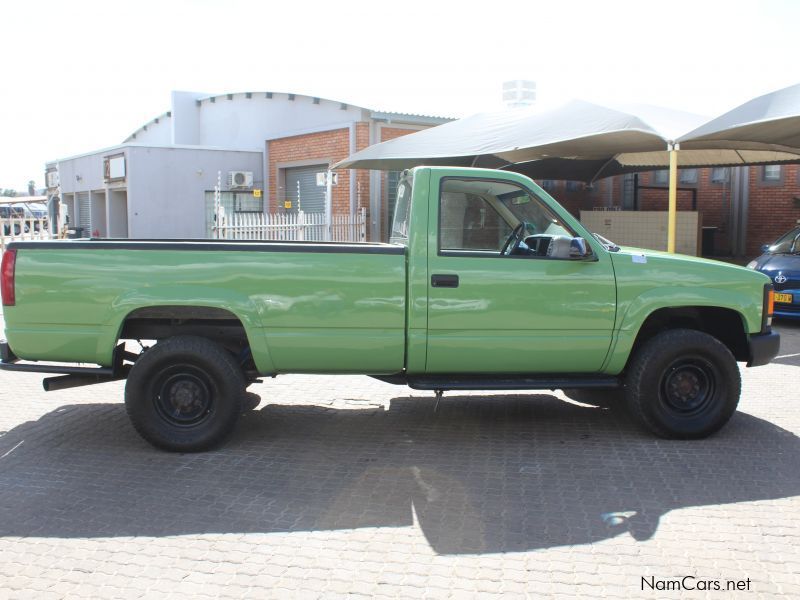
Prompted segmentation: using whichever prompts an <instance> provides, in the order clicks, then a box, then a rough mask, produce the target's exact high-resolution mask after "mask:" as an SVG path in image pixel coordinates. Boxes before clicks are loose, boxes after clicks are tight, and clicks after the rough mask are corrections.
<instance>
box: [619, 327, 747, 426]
mask: <svg viewBox="0 0 800 600" xmlns="http://www.w3.org/2000/svg"><path fill="white" fill-rule="evenodd" d="M740 393H741V377H740V375H739V369H738V367H737V366H736V359H735V358H734V357H733V355H732V354H731V352H730V350H728V348H727V347H726V346H725V345H724V344H723V343H722V342H720V341H719V340H718V339H716V338H714V337H712V336H710V335H708V334H706V333H703V332H701V331H695V330H692V329H675V330H671V331H666V332H664V333H661V334H659V335H657V336H656V337H654V338H653V339H651V340H650V341H648V342H647V343H646V344H645V345H644V346H642V348H641V349H640V350H639V351H638V352H637V354H636V356H634V357H633V359H632V361H631V364H630V368H629V369H628V378H627V385H626V387H625V400H626V402H627V405H628V408H629V410H630V412H631V414H632V416H633V417H634V418H635V419H636V420H637V421H639V423H640V424H642V425H643V426H644V427H645V428H647V429H649V430H650V431H652V432H653V433H655V434H656V435H658V436H660V437H665V438H678V439H693V438H704V437H706V436H709V435H711V434H712V433H714V432H716V431H718V430H719V429H720V428H721V427H722V426H724V425H725V424H726V423H727V422H728V420H729V419H730V418H731V416H733V413H734V412H735V411H736V407H737V405H738V403H739V395H740Z"/></svg>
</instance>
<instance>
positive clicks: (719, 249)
mask: <svg viewBox="0 0 800 600" xmlns="http://www.w3.org/2000/svg"><path fill="white" fill-rule="evenodd" d="M749 169H750V178H749V181H750V185H749V196H750V200H749V211H748V216H747V246H746V254H747V256H755V255H757V254H759V253H760V248H761V245H762V244H764V243H767V242H770V241H772V240H774V239H776V238H777V237H778V236H779V235H781V234H783V233H785V232H786V231H788V230H789V229H791V228H792V227H794V226H795V225H796V224H797V220H798V219H800V207H797V206H796V205H795V201H794V198H795V197H800V166H798V165H783V166H782V169H781V171H782V181H781V182H780V183H778V184H775V183H765V182H763V181H762V179H761V172H762V167H749ZM711 171H712V169H698V176H697V184H696V185H691V184H681V183H679V184H678V187H696V188H697V210H698V211H700V212H701V213H702V215H703V225H704V226H712V227H717V228H718V229H717V232H716V242H715V247H716V253H717V254H721V255H725V254H730V253H732V248H731V237H730V233H731V232H730V227H731V223H730V210H731V183H730V181H728V182H725V183H712V182H711ZM614 179H620V180H621V179H622V178H621V177H615V178H614ZM652 179H653V174H652V173H640V174H639V183H640V184H641V185H655V184H654V183H653V181H652ZM620 198H621V196H620ZM691 199H692V195H691V193H689V192H678V210H691ZM667 201H668V195H667V191H666V190H639V208H640V210H667Z"/></svg>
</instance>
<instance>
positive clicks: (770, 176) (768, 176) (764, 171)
mask: <svg viewBox="0 0 800 600" xmlns="http://www.w3.org/2000/svg"><path fill="white" fill-rule="evenodd" d="M780 180H781V166H780V165H766V166H764V167H762V168H761V181H769V182H774V181H780Z"/></svg>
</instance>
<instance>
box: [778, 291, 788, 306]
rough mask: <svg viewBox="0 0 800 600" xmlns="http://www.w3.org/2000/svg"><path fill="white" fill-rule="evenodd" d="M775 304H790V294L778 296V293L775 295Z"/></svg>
mask: <svg viewBox="0 0 800 600" xmlns="http://www.w3.org/2000/svg"><path fill="white" fill-rule="evenodd" d="M775 302H784V303H786V304H791V303H792V295H791V294H779V293H778V292H776V293H775Z"/></svg>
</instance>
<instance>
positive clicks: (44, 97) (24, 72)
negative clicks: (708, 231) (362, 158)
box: [0, 0, 800, 190]
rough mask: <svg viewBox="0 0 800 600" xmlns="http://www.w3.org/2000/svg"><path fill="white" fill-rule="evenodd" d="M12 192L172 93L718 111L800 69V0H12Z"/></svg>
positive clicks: (7, 157) (7, 60)
mask: <svg viewBox="0 0 800 600" xmlns="http://www.w3.org/2000/svg"><path fill="white" fill-rule="evenodd" d="M0 23H3V28H2V30H3V33H2V36H0V48H2V54H1V55H0V56H2V58H0V77H2V79H0V188H14V189H18V190H24V189H26V188H27V182H28V180H30V179H33V180H34V181H35V182H36V186H37V187H43V185H44V175H43V172H44V163H45V161H47V160H52V159H56V158H63V157H67V156H71V155H74V154H79V153H82V152H88V151H91V150H96V149H100V148H104V147H108V146H113V145H115V144H118V143H120V142H122V141H123V139H125V138H126V137H127V136H128V135H129V134H130V133H132V132H133V131H134V130H136V129H137V128H138V127H140V126H141V125H142V124H144V123H145V122H147V121H149V120H151V119H152V118H154V117H156V116H158V115H159V114H162V113H164V112H166V111H167V110H169V101H170V91H172V90H192V91H201V92H208V93H209V94H214V93H229V92H244V91H274V92H293V93H297V94H307V95H311V96H318V97H322V98H328V99H332V100H338V101H342V102H346V103H348V104H353V105H358V106H363V107H366V108H372V109H376V110H385V111H395V112H407V113H417V114H427V115H441V116H448V117H461V116H466V115H469V114H472V113H475V112H481V111H486V110H497V109H501V108H502V104H501V101H500V98H501V85H502V82H503V81H507V80H513V79H530V80H533V81H535V82H536V84H537V88H538V103H539V104H540V105H541V106H554V105H557V104H559V103H561V102H565V101H568V100H570V99H573V98H580V99H584V100H588V101H593V102H598V103H607V104H617V105H619V104H623V103H624V104H652V105H658V106H665V107H669V108H673V109H679V110H685V111H689V112H694V113H699V114H703V115H708V116H709V117H713V116H716V115H718V114H721V113H722V112H724V111H726V110H729V109H731V108H733V107H735V106H737V105H738V104H741V103H742V102H745V101H746V100H748V99H750V98H752V97H754V96H758V95H761V94H764V93H768V92H771V91H774V90H776V89H780V88H783V87H786V86H789V85H793V84H796V83H798V82H800V61H798V60H797V58H796V57H797V25H798V24H799V23H800V1H795V0H750V1H748V2H738V1H731V0H728V1H725V2H717V1H714V0H702V1H701V0H693V1H689V2H686V1H683V0H672V1H659V2H655V1H651V0H639V1H630V2H629V1H614V0H606V1H605V2H599V1H577V0H576V1H573V0H558V1H549V2H541V1H537V0H527V1H525V0H523V1H519V2H518V1H515V0H506V1H505V2H486V1H485V0H484V1H482V2H472V1H471V0H460V1H455V2H453V1H449V0H425V1H418V0H404V1H403V2H391V3H390V2H381V1H380V0H372V1H369V2H365V1H361V0H347V1H346V2H330V1H327V2H306V1H303V0H294V1H281V2H273V1H270V0H262V1H260V2H257V1H245V0H160V1H151V0H136V1H129V0H114V1H110V0H104V1H100V2H95V1H82V0H71V1H69V2H64V1H59V2H45V1H37V0H6V1H4V2H2V3H0Z"/></svg>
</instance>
